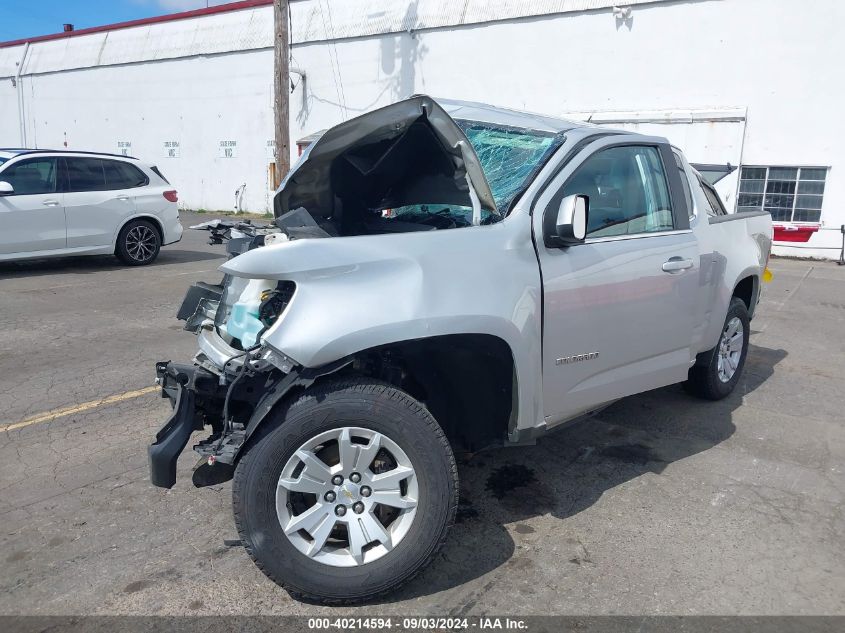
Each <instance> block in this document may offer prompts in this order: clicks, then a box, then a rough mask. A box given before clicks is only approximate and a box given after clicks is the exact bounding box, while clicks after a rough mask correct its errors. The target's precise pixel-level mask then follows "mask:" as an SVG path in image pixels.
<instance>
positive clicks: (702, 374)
mask: <svg viewBox="0 0 845 633" xmlns="http://www.w3.org/2000/svg"><path fill="white" fill-rule="evenodd" d="M750 334H751V324H750V320H749V318H748V308H746V306H745V302H744V301H742V299H739V298H737V297H734V298H733V299H731V303H730V306H729V307H728V315H727V317H725V324H724V326H723V327H722V335H721V336H720V337H719V342H718V343H717V344H716V347H714V348H713V349H711V350H708V351H706V352H702V353H701V354H699V355H698V358H697V360H696V364H695V365H694V366H693V367H692V368H691V369H690V370H689V377H688V379H687V381H686V382H685V383H684V386H685V387H686V389H687V391H689V392H690V393H692V394H694V395H696V396H699V397H701V398H706V399H708V400H721V399H722V398H724V397H726V396H728V395H729V394H730V393H731V392H732V391H733V390H734V387H736V384H737V383H738V382H739V377H740V375H741V374H742V369H743V367H744V366H745V357H746V355H747V354H748V338H749V335H750Z"/></svg>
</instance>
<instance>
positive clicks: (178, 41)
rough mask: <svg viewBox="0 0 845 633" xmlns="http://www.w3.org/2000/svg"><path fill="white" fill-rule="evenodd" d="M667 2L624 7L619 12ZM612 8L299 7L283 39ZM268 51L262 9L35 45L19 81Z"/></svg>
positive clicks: (11, 55)
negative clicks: (95, 69) (80, 70)
mask: <svg viewBox="0 0 845 633" xmlns="http://www.w3.org/2000/svg"><path fill="white" fill-rule="evenodd" d="M618 1H619V0H616V2H618ZM668 1H670V0H625V2H624V5H625V6H630V5H637V4H646V3H648V4H656V3H661V2H668ZM614 4H615V2H614V1H613V0H462V1H461V2H456V1H454V0H415V1H414V2H411V1H404V2H403V1H398V0H307V1H302V2H292V3H291V5H290V7H291V36H292V40H293V44H294V45H297V44H306V43H312V42H320V41H325V40H333V39H344V38H352V37H372V36H376V35H380V34H384V33H399V32H406V31H411V32H413V31H418V30H423V29H435V28H446V27H458V26H462V25H469V24H479V23H484V22H495V21H500V20H512V19H517V18H523V17H532V16H543V15H553V14H559V13H571V12H579V11H592V10H600V9H611V8H612V7H613V6H614ZM219 9H224V8H223V7H220V8H219ZM272 46H273V7H272V5H271V4H266V5H261V6H248V7H246V8H238V9H237V10H235V9H234V8H233V10H225V9H224V10H220V11H217V12H215V13H213V14H209V15H202V16H196V17H190V18H184V19H182V18H180V17H179V14H175V15H172V16H167V19H166V20H164V21H159V22H156V23H150V24H141V25H138V26H129V27H119V28H118V27H115V28H113V29H110V28H108V27H105V28H104V30H98V32H94V33H87V34H79V35H73V36H68V37H62V38H60V39H52V40H48V41H36V42H33V43H32V44H31V45H30V46H29V50H28V51H27V53H26V56H25V59H24V63H23V67H22V68H21V69H20V70H21V74H24V75H30V74H41V73H48V72H56V71H62V70H71V69H77V68H89V67H93V66H109V65H116V64H128V63H138V62H148V61H156V60H162V59H177V58H180V57H192V56H197V55H211V54H220V53H228V52H234V51H239V50H254V49H262V48H271V47H272ZM24 48H25V45H23V44H21V45H18V46H10V47H3V46H2V43H0V77H14V76H15V74H16V72H17V71H18V63H19V62H20V61H21V59H23V58H24Z"/></svg>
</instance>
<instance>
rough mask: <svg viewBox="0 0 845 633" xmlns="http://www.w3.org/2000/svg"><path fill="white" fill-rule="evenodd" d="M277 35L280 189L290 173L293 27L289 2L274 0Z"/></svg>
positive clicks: (276, 116)
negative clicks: (290, 29)
mask: <svg viewBox="0 0 845 633" xmlns="http://www.w3.org/2000/svg"><path fill="white" fill-rule="evenodd" d="M273 25H274V28H273V32H274V34H275V42H274V48H275V54H274V69H273V74H274V79H275V81H274V90H275V93H274V96H273V110H274V121H275V125H276V178H275V180H276V182H275V183H273V184H274V189H275V188H276V187H278V186H279V183H280V182H281V181H282V178H284V177H285V175H287V173H288V172H289V171H290V121H289V112H288V103H289V101H290V70H289V68H288V60H289V59H290V50H289V42H290V35H289V25H288V0H274V2H273Z"/></svg>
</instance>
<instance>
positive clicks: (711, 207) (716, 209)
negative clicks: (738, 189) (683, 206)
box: [700, 179, 728, 215]
mask: <svg viewBox="0 0 845 633" xmlns="http://www.w3.org/2000/svg"><path fill="white" fill-rule="evenodd" d="M700 182H701V188H702V189H704V195H705V197H706V198H707V202H708V203H709V204H708V208H707V215H727V214H728V212H727V211H726V210H725V206H724V205H723V204H722V200H721V199H720V198H719V194H718V193H716V190H715V189H714V188H713V185H711V184H710V183H709V182H706V181H705V180H704V179H701V181H700Z"/></svg>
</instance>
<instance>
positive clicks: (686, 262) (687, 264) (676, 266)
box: [663, 257, 692, 273]
mask: <svg viewBox="0 0 845 633" xmlns="http://www.w3.org/2000/svg"><path fill="white" fill-rule="evenodd" d="M687 268H692V260H691V259H682V258H681V257H672V258H671V259H670V260H669V261H668V262H666V263H665V264H663V272H666V273H680V272H683V271H684V270H686V269H687Z"/></svg>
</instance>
